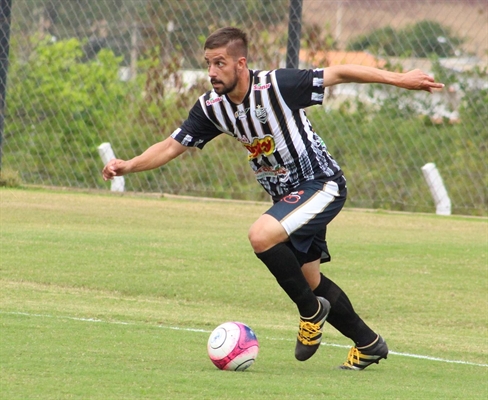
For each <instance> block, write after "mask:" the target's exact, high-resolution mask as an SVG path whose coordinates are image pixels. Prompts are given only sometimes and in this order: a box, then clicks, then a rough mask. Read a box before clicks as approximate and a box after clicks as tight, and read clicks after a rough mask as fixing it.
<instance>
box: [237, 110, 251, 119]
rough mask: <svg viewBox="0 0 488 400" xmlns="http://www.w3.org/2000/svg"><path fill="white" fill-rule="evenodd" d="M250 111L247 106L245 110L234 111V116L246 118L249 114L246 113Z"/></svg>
mask: <svg viewBox="0 0 488 400" xmlns="http://www.w3.org/2000/svg"><path fill="white" fill-rule="evenodd" d="M248 111H249V108H246V109H244V110H237V111H236V112H235V113H234V117H236V119H237V118H239V119H246V118H247V116H246V114H247V113H248Z"/></svg>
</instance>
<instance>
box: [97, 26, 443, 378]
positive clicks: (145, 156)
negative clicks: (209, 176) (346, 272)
mask: <svg viewBox="0 0 488 400" xmlns="http://www.w3.org/2000/svg"><path fill="white" fill-rule="evenodd" d="M247 48H248V42H247V36H246V34H245V33H244V32H242V31H241V30H240V29H237V28H233V27H227V28H222V29H219V30H217V31H216V32H214V33H213V34H211V35H210V36H209V37H208V38H207V40H206V42H205V46H204V51H205V61H206V62H207V66H208V75H209V78H210V83H211V84H212V87H213V89H212V90H210V91H208V92H207V93H205V94H203V95H202V96H200V97H199V99H198V100H197V102H196V103H195V105H194V106H193V108H192V109H191V110H190V113H189V116H188V119H187V120H186V121H185V122H183V124H182V125H181V127H179V128H178V129H176V130H175V131H174V132H173V133H172V135H171V136H170V137H168V138H167V139H165V140H163V141H161V142H159V143H156V144H154V145H153V146H151V147H149V148H148V149H147V150H146V151H145V152H143V153H142V154H141V155H139V156H137V157H134V158H132V159H131V160H128V161H124V160H119V159H115V160H112V161H110V162H109V163H107V165H106V166H105V168H104V169H103V177H104V179H105V180H107V179H113V178H114V177H115V176H121V175H125V174H128V173H132V172H139V171H146V170H150V169H154V168H157V167H160V166H162V165H165V164H166V163H168V162H169V161H171V160H172V159H174V158H175V157H177V156H179V155H180V154H182V153H183V152H185V151H186V150H187V149H188V148H189V147H198V148H200V149H202V148H203V147H204V146H205V144H206V143H208V142H209V141H210V140H212V139H213V138H215V137H216V136H218V135H220V134H222V133H226V134H228V135H230V136H232V137H233V138H235V139H236V140H238V141H239V142H240V143H242V145H243V146H244V147H245V148H246V149H247V151H248V157H249V164H250V166H251V168H252V169H253V171H254V173H255V175H256V179H257V181H258V182H259V183H260V184H261V185H262V187H263V188H264V190H266V192H267V193H268V194H269V195H270V196H271V198H272V200H273V205H272V206H271V207H270V208H269V209H268V210H267V211H266V212H265V213H264V214H263V215H261V216H259V218H258V219H257V220H256V221H255V222H254V224H253V225H252V226H251V228H250V230H249V241H250V243H251V246H252V249H253V251H254V252H255V254H256V256H257V257H258V258H259V259H260V260H261V261H262V262H263V263H264V264H265V265H266V267H267V268H268V269H269V271H270V272H271V273H272V274H273V276H274V277H275V278H276V280H277V282H278V284H279V285H280V286H281V288H282V289H283V290H284V291H285V292H286V294H287V295H288V296H289V297H290V299H291V300H292V301H293V302H294V303H295V304H296V306H297V308H298V312H299V314H300V319H299V329H298V335H297V340H296V347H295V357H296V358H297V359H298V360H300V361H305V360H307V359H309V358H310V357H311V356H312V355H313V354H314V353H315V352H316V351H317V349H318V347H319V345H320V341H321V339H322V328H323V325H324V323H325V321H326V320H327V322H328V323H329V324H330V325H332V326H333V327H334V328H336V329H337V330H339V332H341V333H342V334H343V335H345V336H346V337H348V338H350V339H351V340H352V341H353V343H354V346H353V347H352V348H351V350H350V352H349V355H348V357H347V361H346V362H345V363H344V364H342V365H341V368H343V369H353V370H362V369H364V368H366V367H367V366H369V365H371V364H372V363H378V362H379V360H381V359H383V358H386V357H387V355H388V347H387V345H386V342H385V341H384V340H383V338H382V337H381V336H380V335H379V334H377V333H376V332H375V331H373V330H372V329H371V328H370V327H369V326H368V325H366V323H365V322H364V321H363V320H362V319H361V318H360V317H359V316H358V314H357V313H356V312H355V311H354V308H353V306H352V304H351V302H350V301H349V299H348V297H347V295H346V294H345V292H344V291H343V290H342V289H341V288H340V287H339V286H338V285H336V284H335V283H334V282H333V281H331V280H330V279H328V278H327V277H326V276H325V275H323V274H322V273H321V272H320V264H321V263H324V262H328V261H330V255H329V251H328V249H327V242H326V239H325V236H326V227H327V225H328V223H329V222H330V221H332V219H333V218H334V217H335V216H336V215H337V214H338V213H339V211H340V210H341V209H342V207H343V205H344V203H345V201H346V195H347V188H346V180H345V178H344V175H343V173H342V171H341V168H340V167H339V165H338V163H337V162H336V161H335V160H334V159H333V158H332V157H331V155H330V154H329V152H328V151H327V147H326V145H325V143H324V142H323V140H322V139H321V137H320V136H319V135H317V133H316V132H315V131H314V130H313V128H312V125H311V123H310V121H309V120H308V119H307V117H306V115H305V111H304V108H306V107H309V106H312V105H320V104H322V101H323V98H324V88H325V87H328V86H332V85H337V84H340V83H347V82H357V83H383V84H389V85H394V86H397V87H400V88H404V89H409V90H425V91H428V92H431V91H432V90H433V89H440V88H442V87H443V86H444V85H443V84H441V83H436V82H434V79H433V78H431V77H430V76H428V75H426V74H424V73H423V72H421V71H419V70H413V71H409V72H407V73H394V72H389V71H384V70H379V69H376V68H370V67H363V66H358V65H340V66H334V67H329V68H323V69H276V70H271V71H259V70H250V69H249V68H248V66H247ZM324 134H325V133H324V132H322V135H324Z"/></svg>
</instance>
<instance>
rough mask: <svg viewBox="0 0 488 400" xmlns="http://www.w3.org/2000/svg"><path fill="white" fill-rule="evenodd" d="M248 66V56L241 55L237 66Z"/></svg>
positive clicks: (240, 68) (241, 67) (242, 67)
mask: <svg viewBox="0 0 488 400" xmlns="http://www.w3.org/2000/svg"><path fill="white" fill-rule="evenodd" d="M246 67H247V60H246V57H239V59H238V60H237V68H239V70H243V69H246Z"/></svg>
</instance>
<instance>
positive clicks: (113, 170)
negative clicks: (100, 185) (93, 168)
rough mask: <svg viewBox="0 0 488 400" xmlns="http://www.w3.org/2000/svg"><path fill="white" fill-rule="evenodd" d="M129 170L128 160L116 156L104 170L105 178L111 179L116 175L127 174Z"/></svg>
mask: <svg viewBox="0 0 488 400" xmlns="http://www.w3.org/2000/svg"><path fill="white" fill-rule="evenodd" d="M127 172H129V171H128V162H127V161H124V160H119V159H116V158H114V159H113V160H110V161H109V162H108V163H107V165H105V167H104V168H103V170H102V175H103V179H104V180H106V181H109V180H111V179H113V178H115V177H116V176H121V175H125V174H126V173H127Z"/></svg>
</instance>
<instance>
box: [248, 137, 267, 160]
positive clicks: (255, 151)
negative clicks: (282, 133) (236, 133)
mask: <svg viewBox="0 0 488 400" xmlns="http://www.w3.org/2000/svg"><path fill="white" fill-rule="evenodd" d="M242 144H243V145H244V147H245V148H246V149H247V151H248V152H249V160H253V159H254V158H257V157H259V156H260V155H261V154H264V155H265V156H269V155H271V154H273V152H274V149H275V142H274V139H273V136H269V135H266V136H265V137H263V138H254V140H253V141H252V143H242Z"/></svg>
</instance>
